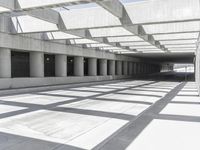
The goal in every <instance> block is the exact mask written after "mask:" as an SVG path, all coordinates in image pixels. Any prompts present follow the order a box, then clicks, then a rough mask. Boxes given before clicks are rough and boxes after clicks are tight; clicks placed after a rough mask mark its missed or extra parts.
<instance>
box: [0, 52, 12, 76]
mask: <svg viewBox="0 0 200 150" xmlns="http://www.w3.org/2000/svg"><path fill="white" fill-rule="evenodd" d="M0 78H11V50H10V49H7V48H0Z"/></svg>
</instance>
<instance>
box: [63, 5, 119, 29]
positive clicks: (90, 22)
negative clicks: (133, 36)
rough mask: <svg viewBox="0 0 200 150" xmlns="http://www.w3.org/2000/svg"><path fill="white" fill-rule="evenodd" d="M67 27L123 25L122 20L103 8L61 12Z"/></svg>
mask: <svg viewBox="0 0 200 150" xmlns="http://www.w3.org/2000/svg"><path fill="white" fill-rule="evenodd" d="M60 14H61V17H62V19H63V20H64V24H65V25H66V27H67V29H78V28H94V27H106V26H118V25H121V23H120V20H119V19H118V18H117V17H115V16H113V15H112V14H111V13H109V12H108V11H106V10H105V9H103V8H89V9H81V10H79V9H77V10H76V9H74V10H70V11H62V12H60Z"/></svg>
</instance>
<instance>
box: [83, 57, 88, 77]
mask: <svg viewBox="0 0 200 150" xmlns="http://www.w3.org/2000/svg"><path fill="white" fill-rule="evenodd" d="M84 76H88V58H84Z"/></svg>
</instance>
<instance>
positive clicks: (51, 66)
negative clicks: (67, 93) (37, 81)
mask: <svg viewBox="0 0 200 150" xmlns="http://www.w3.org/2000/svg"><path fill="white" fill-rule="evenodd" d="M44 76H45V77H55V55H50V54H44Z"/></svg>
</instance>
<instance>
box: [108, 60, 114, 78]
mask: <svg viewBox="0 0 200 150" xmlns="http://www.w3.org/2000/svg"><path fill="white" fill-rule="evenodd" d="M109 75H112V76H113V75H115V61H114V60H110V61H109Z"/></svg>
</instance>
